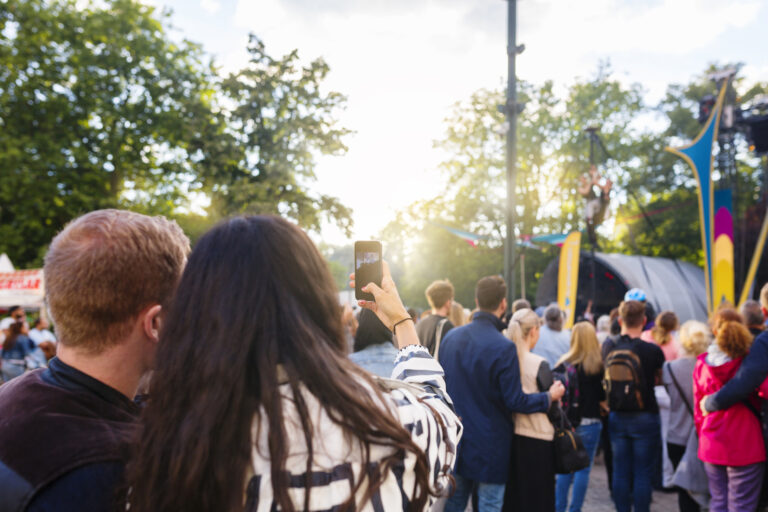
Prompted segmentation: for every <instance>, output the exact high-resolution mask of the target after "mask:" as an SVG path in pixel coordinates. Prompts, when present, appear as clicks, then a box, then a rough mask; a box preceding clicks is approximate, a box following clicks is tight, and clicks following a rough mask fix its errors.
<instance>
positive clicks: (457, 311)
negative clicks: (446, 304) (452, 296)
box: [448, 302, 467, 327]
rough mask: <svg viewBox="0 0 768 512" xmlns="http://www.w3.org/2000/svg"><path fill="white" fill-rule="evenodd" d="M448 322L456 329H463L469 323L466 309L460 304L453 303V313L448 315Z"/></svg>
mask: <svg viewBox="0 0 768 512" xmlns="http://www.w3.org/2000/svg"><path fill="white" fill-rule="evenodd" d="M448 320H450V322H451V323H452V324H453V325H454V327H461V326H462V325H464V324H466V323H467V317H466V315H465V314H464V307H463V306H462V305H461V304H459V303H458V302H452V303H451V312H450V314H449V315H448Z"/></svg>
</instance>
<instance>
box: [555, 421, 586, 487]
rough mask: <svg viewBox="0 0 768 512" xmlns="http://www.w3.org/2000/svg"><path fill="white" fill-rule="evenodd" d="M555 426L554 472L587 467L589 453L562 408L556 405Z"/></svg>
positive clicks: (571, 471) (567, 471)
mask: <svg viewBox="0 0 768 512" xmlns="http://www.w3.org/2000/svg"><path fill="white" fill-rule="evenodd" d="M557 411H558V412H557V414H556V416H557V421H555V422H553V423H552V425H553V426H554V427H555V440H554V443H555V473H559V474H568V473H574V472H576V471H579V470H581V469H584V468H586V467H589V454H587V450H586V449H585V448H584V443H583V442H582V441H581V438H580V437H579V435H578V434H577V433H576V430H575V429H574V428H573V427H572V426H571V423H570V422H569V421H568V418H567V417H566V416H565V413H564V412H563V410H562V409H561V408H560V407H559V406H558V407H557Z"/></svg>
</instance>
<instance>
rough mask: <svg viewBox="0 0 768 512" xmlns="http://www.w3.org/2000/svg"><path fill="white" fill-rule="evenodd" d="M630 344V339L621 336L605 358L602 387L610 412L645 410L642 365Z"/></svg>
mask: <svg viewBox="0 0 768 512" xmlns="http://www.w3.org/2000/svg"><path fill="white" fill-rule="evenodd" d="M632 343H633V342H632V340H631V338H629V337H628V336H622V337H621V338H619V340H618V342H617V343H616V346H615V347H614V349H613V350H611V351H610V352H609V353H608V357H606V358H605V378H604V379H603V387H604V388H605V394H606V396H607V397H608V406H609V407H610V408H611V410H612V411H624V412H637V411H643V410H645V403H643V392H642V390H643V389H644V386H643V365H642V363H641V362H640V357H639V356H638V355H637V354H636V353H635V352H634V351H633V350H632V347H631V344H632ZM641 343H644V342H641Z"/></svg>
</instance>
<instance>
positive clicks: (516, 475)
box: [351, 277, 768, 512]
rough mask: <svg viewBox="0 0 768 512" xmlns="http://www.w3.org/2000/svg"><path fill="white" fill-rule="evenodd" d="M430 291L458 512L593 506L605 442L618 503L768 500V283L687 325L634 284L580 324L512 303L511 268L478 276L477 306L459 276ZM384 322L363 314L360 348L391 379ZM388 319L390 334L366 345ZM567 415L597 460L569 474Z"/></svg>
mask: <svg viewBox="0 0 768 512" xmlns="http://www.w3.org/2000/svg"><path fill="white" fill-rule="evenodd" d="M425 294H426V298H427V300H428V302H429V304H430V309H428V310H426V311H424V313H423V314H422V315H421V316H420V319H419V320H418V323H417V325H416V332H417V334H418V335H419V339H420V342H421V344H422V345H423V346H424V347H427V349H428V350H429V351H430V353H431V354H432V355H433V356H434V357H435V358H437V359H438V360H439V362H440V364H441V366H442V367H443V369H444V371H445V380H446V384H447V390H448V394H449V395H450V396H451V397H452V399H453V401H454V404H455V407H456V411H457V413H458V415H459V416H460V417H461V418H462V422H463V425H464V429H465V430H464V435H463V438H462V441H461V443H460V444H459V450H458V457H457V464H456V467H455V469H454V474H453V476H454V478H455V479H456V486H455V492H454V494H453V495H452V496H451V497H450V498H449V499H448V500H447V502H446V503H445V504H444V507H445V509H446V510H449V511H459V512H461V511H464V510H465V509H466V507H467V505H468V503H469V501H470V500H472V502H473V505H474V507H475V509H476V510H481V511H484V510H508V511H516V510H541V511H546V510H556V511H557V512H562V511H565V510H569V511H571V512H576V511H579V510H582V507H583V504H584V500H585V495H586V490H587V487H588V484H589V475H590V472H591V466H592V462H593V460H594V458H595V455H596V453H597V452H598V450H602V451H603V456H604V459H605V463H606V469H607V471H608V479H607V480H608V482H609V487H610V491H611V496H612V498H613V500H614V503H615V506H616V509H617V510H618V511H629V510H635V511H643V510H650V506H651V500H652V491H653V490H654V489H657V490H663V491H666V492H676V493H677V494H678V504H679V509H680V510H681V511H684V512H688V511H699V510H707V509H708V510H712V511H748V510H756V509H757V508H758V505H759V503H761V493H762V492H764V491H766V490H768V488H764V486H763V475H764V469H763V467H764V462H765V445H764V441H763V439H764V434H763V431H762V430H763V429H765V427H764V423H763V418H764V416H763V414H762V412H761V408H762V407H763V400H762V397H763V395H764V394H765V393H768V387H767V386H768V381H766V382H765V383H763V379H765V378H766V377H768V353H765V352H764V350H765V349H766V348H768V334H766V335H765V336H764V337H763V338H759V337H760V335H762V334H763V332H765V330H766V320H768V285H766V287H764V288H763V290H762V292H761V301H762V304H761V303H760V302H757V301H753V300H750V301H747V302H745V303H744V304H743V305H742V306H741V307H740V308H739V310H738V311H737V310H736V309H735V308H734V307H733V306H732V305H729V304H723V305H721V306H720V307H719V308H718V310H717V312H716V313H715V314H714V316H713V317H712V318H711V319H710V321H709V322H708V324H706V323H703V322H700V321H696V320H689V321H686V322H685V323H683V324H682V325H680V320H679V318H678V317H677V315H676V314H675V312H673V311H662V312H660V313H659V314H658V315H656V314H655V313H654V312H653V308H652V306H651V304H650V302H649V301H647V300H646V294H645V292H644V291H643V290H640V289H632V290H630V291H628V292H627V294H626V296H625V300H624V302H622V303H621V304H620V305H618V306H617V307H616V308H615V309H614V310H613V311H612V312H611V314H610V315H604V316H601V317H600V318H597V319H595V318H593V317H592V316H591V315H590V309H591V306H589V307H588V308H587V311H586V312H585V315H584V316H583V317H582V318H579V321H578V322H577V323H576V324H575V325H574V326H573V328H571V329H564V328H563V325H564V321H565V319H566V317H565V313H564V312H563V311H562V310H561V309H560V308H559V307H558V306H557V305H556V304H551V305H548V306H546V307H540V308H537V309H536V310H535V311H534V310H533V308H532V307H531V305H530V303H529V302H528V301H526V300H524V299H518V300H516V301H515V302H514V303H513V304H512V306H511V308H510V313H509V314H506V312H507V304H506V299H505V296H506V287H505V283H504V282H503V280H502V279H501V278H499V277H486V278H483V279H481V280H480V281H479V282H478V284H477V289H476V306H477V308H476V309H475V310H473V311H472V312H469V311H466V310H465V309H464V308H463V307H462V306H461V305H460V304H458V303H457V302H456V301H455V300H454V289H453V287H452V285H451V283H450V282H448V281H447V280H439V281H435V282H433V283H432V284H431V285H429V287H428V288H427V289H426V292H425ZM376 323H377V320H376V318H375V316H373V315H368V314H366V311H362V312H361V313H360V323H359V327H358V333H362V334H360V335H359V336H356V337H355V340H356V344H355V353H353V354H352V355H351V357H352V358H353V360H355V361H356V362H358V363H359V364H361V365H362V366H363V367H366V368H368V369H369V370H370V371H372V372H374V373H377V374H378V375H382V376H386V375H388V374H391V371H392V366H393V365H392V362H391V360H392V358H391V355H389V354H387V355H386V356H383V357H382V358H381V359H380V360H379V362H378V363H377V365H373V364H370V363H369V362H368V361H367V360H365V359H364V356H363V354H365V353H366V351H371V350H373V348H372V347H374V346H375V347H378V348H377V349H376V350H377V351H379V353H381V354H382V355H383V354H384V352H383V351H384V350H385V349H389V348H391V347H392V342H391V335H389V331H388V330H386V328H385V327H384V326H383V325H380V324H379V325H378V326H376V325H375V324H376ZM465 324H467V325H465ZM375 329H378V330H379V332H381V333H382V336H381V337H379V338H378V340H379V341H378V343H372V342H367V343H366V344H365V347H360V346H359V345H358V344H357V341H358V340H359V339H366V338H369V337H370V333H371V332H372V331H373V330H375ZM758 338H759V339H760V341H758V342H756V343H755V346H754V348H753V347H752V344H753V341H754V340H755V339H758ZM509 341H512V342H513V343H509ZM763 345H765V347H764V346H763ZM745 358H746V360H745ZM742 360H745V362H746V364H745V369H744V370H741V371H739V370H740V367H741V363H742ZM369 364H370V365H369ZM557 382H562V383H563V384H564V386H563V387H560V386H557V385H556V383H557ZM563 388H564V389H563ZM723 388H724V390H723V391H722V392H720V390H721V389H723ZM766 396H768V395H766ZM563 415H564V416H565V417H566V418H567V420H568V424H569V425H570V426H571V427H572V429H573V432H575V434H576V435H577V436H578V438H579V440H580V442H581V443H582V445H583V449H584V452H585V453H586V454H587V456H588V459H589V464H587V465H586V466H585V467H583V468H581V469H579V470H577V471H571V472H567V473H560V474H558V473H557V470H556V461H557V458H558V453H557V450H556V447H555V436H556V432H557V429H558V425H560V424H561V423H562V416H563ZM737 439H738V440H743V442H740V443H738V446H736V443H735V440H737Z"/></svg>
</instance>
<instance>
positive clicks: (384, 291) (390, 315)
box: [350, 262, 462, 494]
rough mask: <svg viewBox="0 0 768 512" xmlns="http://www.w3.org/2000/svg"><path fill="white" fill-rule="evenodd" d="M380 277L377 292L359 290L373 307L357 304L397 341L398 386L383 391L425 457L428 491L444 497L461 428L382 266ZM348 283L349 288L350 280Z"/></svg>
mask: <svg viewBox="0 0 768 512" xmlns="http://www.w3.org/2000/svg"><path fill="white" fill-rule="evenodd" d="M383 271H384V272H383V279H382V282H381V287H378V286H376V285H375V284H373V283H370V284H368V285H367V286H365V287H364V288H363V289H364V290H365V291H366V292H370V293H372V294H373V296H374V298H375V302H366V301H360V305H361V306H362V307H365V308H368V309H371V310H372V311H374V312H375V313H376V315H377V316H378V317H379V318H380V319H381V321H382V322H383V323H384V325H386V326H389V327H390V328H391V329H393V330H394V331H395V334H396V335H397V343H398V345H399V348H400V352H398V354H397V357H396V359H395V368H394V370H393V371H392V378H393V379H395V380H398V381H400V383H394V382H392V381H387V382H382V385H385V386H389V387H390V389H389V396H390V397H391V399H392V403H393V407H394V408H395V409H396V413H397V416H398V418H399V419H400V422H401V423H402V425H403V426H404V427H405V428H406V429H407V430H408V431H409V432H410V433H411V438H412V439H413V441H414V442H415V443H416V444H417V445H418V446H419V447H420V448H421V449H422V450H423V451H424V453H425V454H426V456H427V461H428V466H429V472H430V474H429V478H430V480H429V481H430V486H431V487H432V489H433V491H435V493H436V494H447V492H448V490H449V483H450V476H449V475H450V474H451V471H452V470H453V466H454V464H455V462H456V446H457V445H458V443H459V439H461V433H462V425H461V422H460V421H459V418H458V416H457V415H456V412H455V411H454V409H453V403H452V402H451V399H450V397H449V396H448V393H447V392H446V388H445V379H444V378H443V368H442V367H441V366H440V364H439V363H438V362H437V361H435V359H434V358H433V357H432V356H431V355H430V354H429V351H428V350H427V349H426V348H424V347H422V346H421V345H420V344H419V337H418V335H417V334H416V328H415V327H414V325H413V321H410V315H408V312H407V311H406V310H405V307H403V303H402V301H401V300H400V296H399V295H398V293H397V288H396V287H395V283H394V281H393V280H392V276H391V275H390V273H389V266H388V265H387V264H386V262H385V263H384V268H383ZM350 278H351V280H352V282H351V283H350V284H351V286H352V287H354V274H352V275H351V276H350Z"/></svg>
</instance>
